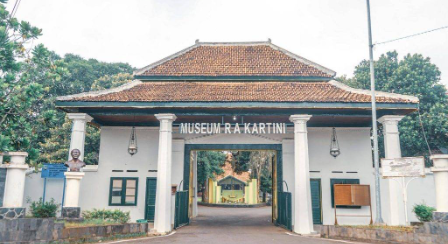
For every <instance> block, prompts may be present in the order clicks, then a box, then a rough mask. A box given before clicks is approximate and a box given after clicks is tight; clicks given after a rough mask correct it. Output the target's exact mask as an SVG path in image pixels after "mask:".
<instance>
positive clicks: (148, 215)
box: [145, 178, 157, 222]
mask: <svg viewBox="0 0 448 244" xmlns="http://www.w3.org/2000/svg"><path fill="white" fill-rule="evenodd" d="M156 190H157V178H147V179H146V201H145V219H146V220H148V221H149V222H154V215H155V212H156Z"/></svg>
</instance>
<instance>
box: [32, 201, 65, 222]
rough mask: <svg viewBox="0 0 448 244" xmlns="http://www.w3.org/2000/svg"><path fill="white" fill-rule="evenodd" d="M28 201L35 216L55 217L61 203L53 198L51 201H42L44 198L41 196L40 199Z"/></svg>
mask: <svg viewBox="0 0 448 244" xmlns="http://www.w3.org/2000/svg"><path fill="white" fill-rule="evenodd" d="M27 202H28V203H30V212H31V216H33V217H34V218H54V217H56V213H57V212H58V211H59V210H58V209H59V206H60V205H61V204H58V203H56V202H55V201H54V199H53V198H52V199H51V200H50V201H49V202H42V198H39V201H31V200H30V199H28V200H27Z"/></svg>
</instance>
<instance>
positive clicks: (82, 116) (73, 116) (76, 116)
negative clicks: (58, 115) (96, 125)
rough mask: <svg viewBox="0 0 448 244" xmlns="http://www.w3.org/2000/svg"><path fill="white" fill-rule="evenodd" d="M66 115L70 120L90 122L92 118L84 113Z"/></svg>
mask: <svg viewBox="0 0 448 244" xmlns="http://www.w3.org/2000/svg"><path fill="white" fill-rule="evenodd" d="M67 116H68V118H69V119H70V120H84V121H86V122H90V121H92V119H93V118H92V117H91V116H90V115H88V114H86V113H68V114H67Z"/></svg>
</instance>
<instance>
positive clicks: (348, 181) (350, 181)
mask: <svg viewBox="0 0 448 244" xmlns="http://www.w3.org/2000/svg"><path fill="white" fill-rule="evenodd" d="M334 184H357V185H359V179H330V187H331V208H334V187H333V186H334ZM338 208H361V207H359V206H340V205H338Z"/></svg>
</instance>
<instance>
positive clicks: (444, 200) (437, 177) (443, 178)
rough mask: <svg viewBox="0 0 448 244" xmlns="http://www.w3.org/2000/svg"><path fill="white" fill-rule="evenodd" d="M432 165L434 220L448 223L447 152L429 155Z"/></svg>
mask: <svg viewBox="0 0 448 244" xmlns="http://www.w3.org/2000/svg"><path fill="white" fill-rule="evenodd" d="M431 159H432V161H433V163H434V167H432V168H431V171H432V172H433V173H434V183H435V188H436V209H437V211H436V212H434V220H435V221H437V222H444V223H448V154H443V155H442V154H438V155H433V156H431Z"/></svg>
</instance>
